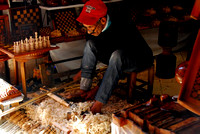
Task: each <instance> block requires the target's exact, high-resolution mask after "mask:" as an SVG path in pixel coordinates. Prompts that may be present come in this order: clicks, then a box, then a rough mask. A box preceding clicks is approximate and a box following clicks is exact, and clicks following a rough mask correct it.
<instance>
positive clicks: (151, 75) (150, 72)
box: [147, 66, 154, 97]
mask: <svg viewBox="0 0 200 134" xmlns="http://www.w3.org/2000/svg"><path fill="white" fill-rule="evenodd" d="M153 81H154V66H152V67H151V68H149V69H148V87H147V88H148V96H149V97H151V96H152V93H153Z"/></svg>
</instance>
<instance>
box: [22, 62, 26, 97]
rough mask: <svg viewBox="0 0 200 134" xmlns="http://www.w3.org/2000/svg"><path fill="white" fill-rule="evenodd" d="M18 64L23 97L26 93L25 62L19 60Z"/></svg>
mask: <svg viewBox="0 0 200 134" xmlns="http://www.w3.org/2000/svg"><path fill="white" fill-rule="evenodd" d="M20 66H21V77H22V88H23V94H24V97H25V98H26V97H27V93H26V70H25V62H23V61H22V62H20Z"/></svg>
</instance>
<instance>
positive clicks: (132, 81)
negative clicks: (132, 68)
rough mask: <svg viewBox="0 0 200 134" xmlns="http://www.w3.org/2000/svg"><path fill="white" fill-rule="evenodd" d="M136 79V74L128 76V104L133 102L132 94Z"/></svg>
mask: <svg viewBox="0 0 200 134" xmlns="http://www.w3.org/2000/svg"><path fill="white" fill-rule="evenodd" d="M136 77H137V73H136V72H132V73H131V74H130V76H129V78H128V79H129V80H128V83H129V91H128V102H132V101H133V100H134V97H133V92H134V88H135V86H136Z"/></svg>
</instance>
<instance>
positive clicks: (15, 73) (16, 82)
mask: <svg viewBox="0 0 200 134" xmlns="http://www.w3.org/2000/svg"><path fill="white" fill-rule="evenodd" d="M13 66H14V78H15V81H14V84H15V85H18V84H19V80H18V64H17V61H16V60H15V59H13Z"/></svg>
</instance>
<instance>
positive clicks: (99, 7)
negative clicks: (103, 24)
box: [76, 0, 107, 25]
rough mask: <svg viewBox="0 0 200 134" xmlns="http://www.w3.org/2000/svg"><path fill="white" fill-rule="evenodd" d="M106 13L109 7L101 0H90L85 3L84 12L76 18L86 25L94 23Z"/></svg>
mask: <svg viewBox="0 0 200 134" xmlns="http://www.w3.org/2000/svg"><path fill="white" fill-rule="evenodd" d="M106 14H107V7H106V5H105V4H104V3H103V2H102V1H101V0H89V1H87V2H86V3H85V4H84V6H83V9H82V12H81V14H80V15H79V17H78V18H77V19H76V20H77V21H79V22H80V23H83V24H86V25H94V24H95V23H96V22H97V21H98V20H99V19H100V18H101V17H104V16H105V15H106Z"/></svg>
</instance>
